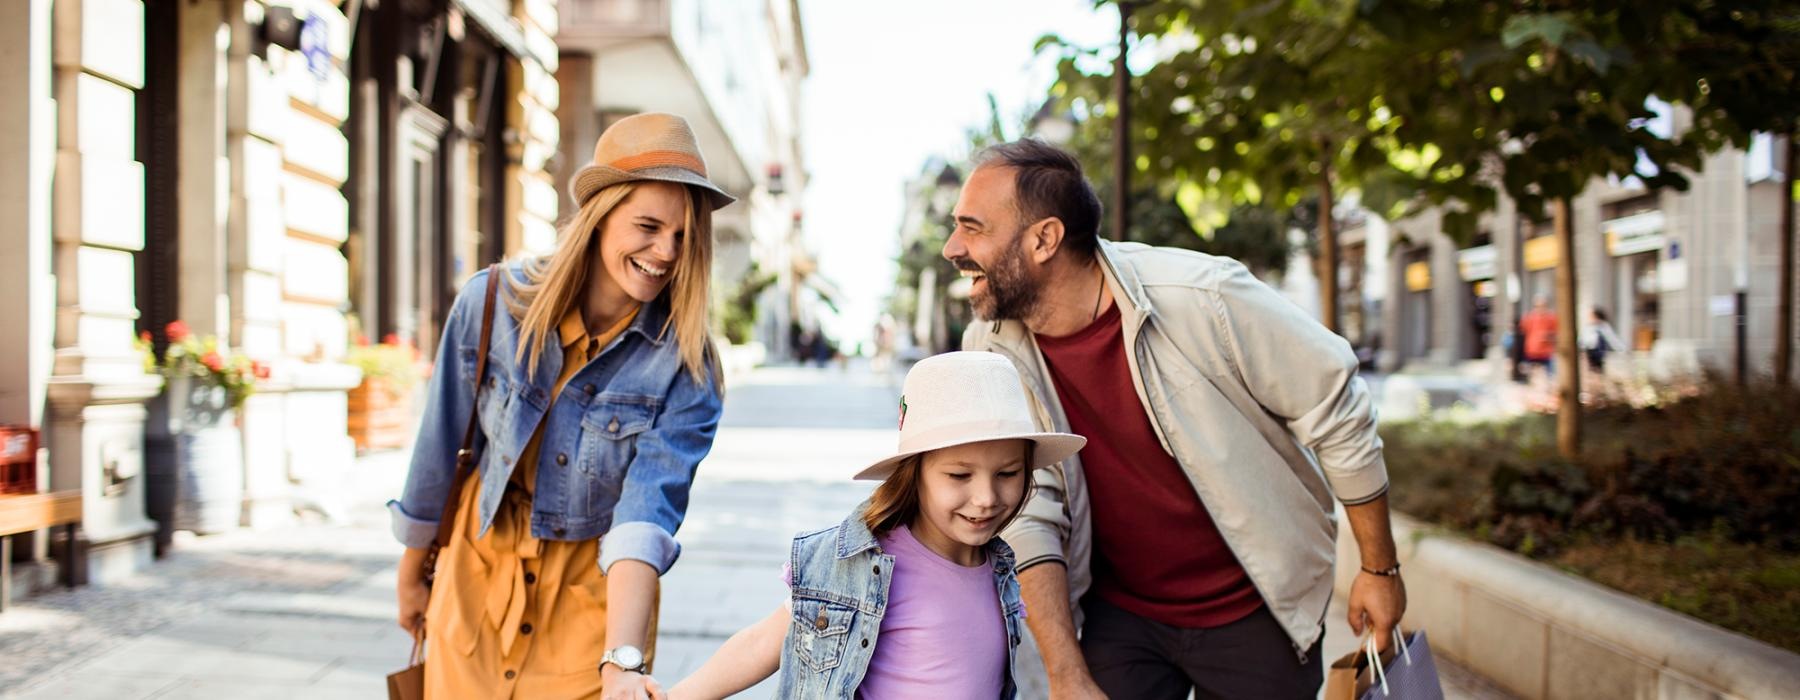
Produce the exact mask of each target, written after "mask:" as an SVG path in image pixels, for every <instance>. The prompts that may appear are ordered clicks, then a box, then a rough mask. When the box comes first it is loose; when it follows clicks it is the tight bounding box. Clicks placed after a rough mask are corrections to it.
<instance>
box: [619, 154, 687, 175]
mask: <svg viewBox="0 0 1800 700" xmlns="http://www.w3.org/2000/svg"><path fill="white" fill-rule="evenodd" d="M607 166H608V167H612V168H617V169H619V170H625V171H631V170H642V169H644V168H667V167H676V168H686V169H688V170H692V171H694V172H696V173H699V174H700V177H706V164H704V163H701V162H700V159H699V158H695V157H693V156H690V155H688V154H686V153H682V152H680V151H645V152H643V153H638V154H635V155H629V156H625V157H624V158H620V159H618V160H615V161H613V162H611V163H607Z"/></svg>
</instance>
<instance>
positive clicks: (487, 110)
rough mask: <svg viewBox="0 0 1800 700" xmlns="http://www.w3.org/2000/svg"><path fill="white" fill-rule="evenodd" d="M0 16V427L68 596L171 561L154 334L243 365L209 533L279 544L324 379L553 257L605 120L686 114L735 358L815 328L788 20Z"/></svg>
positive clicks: (94, 1)
mask: <svg viewBox="0 0 1800 700" xmlns="http://www.w3.org/2000/svg"><path fill="white" fill-rule="evenodd" d="M3 5H4V7H3V8H0V26H3V27H4V28H3V29H0V32H3V33H4V40H3V41H0V66H3V67H4V70H0V92H3V94H4V95H5V96H6V98H7V99H6V100H5V101H4V103H3V105H0V120H3V122H4V124H5V125H6V127H7V128H5V129H4V135H0V144H3V145H0V152H3V153H4V154H5V155H6V157H5V158H4V159H0V160H3V162H0V173H3V174H0V219H3V220H4V223H3V224H0V236H3V237H5V244H4V245H0V250H4V251H5V252H4V253H0V280H4V281H0V285H4V287H5V288H4V291H0V297H3V298H5V299H6V300H7V301H6V303H5V304H4V306H3V307H0V314H3V316H0V320H3V321H5V322H6V323H7V324H8V327H9V328H11V329H13V332H14V340H13V342H9V343H5V344H4V348H3V349H0V368H3V369H0V424H10V425H16V426H29V427H32V428H39V429H41V431H42V438H43V440H42V445H43V449H41V450H40V451H39V457H40V459H39V463H40V464H41V465H42V466H41V467H40V471H41V474H40V478H38V479H37V490H39V491H52V492H69V493H79V494H80V496H81V497H82V505H81V523H82V527H81V531H82V533H83V534H82V535H81V539H82V541H81V543H80V544H82V545H83V549H84V550H85V552H86V554H85V557H84V560H85V562H86V563H87V566H86V569H87V573H88V578H89V579H91V580H98V581H104V580H107V579H110V578H116V577H118V576H122V575H125V574H128V573H130V572H131V571H133V570H135V569H138V568H141V567H143V566H144V565H146V564H147V563H148V562H150V561H151V560H152V557H153V554H154V553H155V552H156V551H158V548H159V547H160V546H164V545H166V544H167V542H168V537H167V534H168V524H167V520H168V518H167V516H166V514H165V513H161V511H162V510H166V508H167V503H166V502H161V501H159V499H162V500H166V497H167V496H166V494H160V495H159V494H158V493H147V492H156V491H158V490H159V484H163V483H164V482H166V481H168V477H167V475H168V474H170V473H171V470H173V469H174V466H173V462H174V460H175V459H176V456H175V452H176V449H175V447H174V444H175V442H176V438H177V437H178V435H177V434H178V433H179V432H180V430H179V428H178V427H173V426H172V425H171V422H170V419H169V411H168V410H166V409H167V406H166V404H165V403H164V399H162V398H159V397H160V396H161V395H162V393H163V384H164V382H163V380H162V378H160V377H159V376H157V375H156V374H154V373H150V372H147V371H146V368H145V365H144V361H143V356H142V354H141V353H140V352H139V351H138V349H137V348H136V347H134V343H133V341H134V338H137V337H138V336H139V335H140V334H142V333H144V332H150V333H151V334H152V336H153V339H154V341H155V343H156V344H157V345H158V346H159V347H160V346H161V345H162V344H163V343H165V342H166V341H167V340H168V338H167V337H166V334H165V329H166V328H167V327H168V325H169V324H170V323H171V322H174V321H181V322H182V323H184V324H185V325H186V326H187V328H189V329H190V330H191V331H192V333H194V334H196V335H197V336H216V337H217V339H218V342H219V345H220V347H221V349H228V350H230V351H235V352H241V353H243V354H245V355H247V356H248V357H249V358H251V359H253V360H256V361H257V362H258V363H260V364H262V365H266V366H267V367H269V368H270V369H269V372H268V374H267V376H266V377H265V378H263V379H261V380H259V381H258V382H257V384H256V393H255V394H254V395H253V396H251V397H250V398H249V399H248V401H247V403H245V404H244V405H243V406H242V408H241V409H239V410H238V411H237V419H236V422H235V428H236V429H237V432H236V433H235V435H234V437H233V443H232V445H231V448H230V449H228V450H226V451H225V452H227V453H229V456H230V457H231V459H229V460H227V462H229V463H233V464H238V463H241V465H242V467H241V471H242V473H241V474H237V475H235V476H234V477H233V479H232V480H230V481H231V484H232V485H230V486H228V487H226V488H227V490H228V491H229V495H228V496H227V497H228V498H230V499H231V500H234V501H238V502H239V506H240V507H239V508H238V509H237V516H238V517H236V518H234V519H233V520H234V522H232V523H231V525H232V526H239V525H242V526H251V527H259V526H264V525H269V524H276V523H279V522H281V521H283V520H287V519H291V518H293V517H294V513H295V507H296V506H297V505H304V502H306V501H308V500H310V499H313V498H315V494H316V493H318V492H320V491H328V490H329V488H328V487H329V485H330V484H332V483H335V482H336V480H339V479H341V478H343V477H344V475H345V474H346V470H349V469H351V468H352V465H353V462H354V460H355V456H356V451H357V448H358V441H360V440H361V438H360V437H358V438H357V440H353V439H352V433H353V432H354V431H355V430H357V429H359V428H360V427H366V425H365V420H364V419H363V418H362V417H360V416H359V415H358V414H359V413H361V412H363V411H364V410H365V409H367V406H365V404H364V402H363V401H364V400H363V399H361V398H360V397H359V394H358V388H359V386H361V385H362V384H363V383H364V380H365V377H364V374H363V373H362V372H360V371H359V370H358V367H357V366H354V365H353V364H351V363H350V362H349V361H347V360H348V358H347V356H348V355H351V354H354V350H355V348H357V347H358V345H359V344H363V343H368V342H370V341H371V340H373V339H382V340H383V341H384V342H385V344H386V345H391V346H395V347H400V348H405V347H407V346H411V347H414V348H417V349H418V351H419V353H420V357H422V358H424V359H425V360H427V361H429V360H430V359H431V358H432V357H433V354H434V352H435V345H436V343H437V340H438V336H439V333H440V332H441V328H442V325H443V322H444V319H445V317H446V315H447V314H448V312H449V307H450V303H451V301H452V300H453V298H454V295H455V293H456V291H457V290H458V288H459V287H460V285H461V284H462V283H463V282H464V281H466V280H467V279H468V277H469V276H470V275H472V274H473V273H474V272H475V271H477V270H479V269H481V268H482V267H483V266H485V265H487V264H489V263H492V262H495V261H499V260H501V259H503V258H507V257H511V256H515V255H520V254H530V253H541V252H547V251H548V250H550V249H551V247H552V246H553V245H554V243H555V239H556V222H557V220H558V217H559V216H562V215H565V214H567V213H568V207H569V206H570V202H569V200H568V195H567V190H566V187H565V184H566V182H567V178H568V177H569V174H570V173H572V172H573V171H574V169H576V168H578V167H580V166H581V165H583V164H585V163H586V162H588V160H590V158H591V149H592V147H593V144H594V142H595V140H596V139H597V138H598V137H599V134H600V132H601V130H603V129H604V128H605V127H606V126H608V125H609V124H610V123H611V122H612V121H614V120H616V119H618V118H620V117H623V116H625V115H628V114H631V113H634V112H639V111H650V110H657V111H670V112H675V113H678V114H682V115H684V116H686V117H687V118H688V119H689V120H690V121H691V122H693V123H694V125H695V128H696V130H697V131H698V133H699V135H700V139H701V145H702V148H704V149H705V152H706V154H707V156H708V158H709V165H710V167H711V170H712V175H713V177H714V178H715V179H716V180H717V181H719V182H721V183H722V184H723V185H724V186H725V187H726V188H727V189H728V190H730V191H732V192H733V193H736V194H738V195H739V196H740V197H741V200H740V203H739V204H736V205H733V206H732V207H730V208H728V209H726V210H723V211H721V212H719V215H718V218H717V225H716V229H717V233H716V235H717V237H718V257H717V261H716V263H715V270H716V272H717V274H718V278H717V282H716V288H717V289H718V290H719V300H718V301H719V303H720V304H721V305H726V306H728V305H729V304H728V302H730V301H732V300H733V299H734V295H736V296H746V297H747V298H748V301H749V303H748V305H747V308H745V309H743V315H744V318H745V319H746V320H745V321H743V322H740V325H742V326H744V327H745V329H746V332H745V333H744V335H746V336H749V337H743V338H733V340H737V341H739V342H748V341H750V340H756V341H761V342H762V343H763V344H764V345H765V346H766V347H768V348H770V349H771V350H774V351H777V352H782V351H785V346H784V344H785V343H786V342H787V340H788V338H789V336H790V333H789V327H790V326H791V325H793V324H794V323H795V321H796V319H803V318H805V317H806V315H807V314H808V313H811V312H810V311H809V310H808V309H809V308H810V307H809V306H808V305H809V304H812V303H817V302H818V301H820V300H821V296H820V295H818V294H817V293H813V294H812V295H811V296H808V295H806V294H802V293H801V291H800V290H802V289H803V288H806V287H807V286H808V284H809V283H808V278H809V277H810V276H812V269H811V268H810V267H809V266H808V264H807V261H808V259H809V258H808V256H807V255H806V253H805V249H804V246H803V245H802V238H801V224H802V213H801V211H800V207H799V194H800V192H801V191H802V190H803V189H804V188H805V186H806V172H805V170H804V168H803V167H802V166H801V163H802V157H803V151H802V147H801V139H800V128H799V117H798V115H799V95H800V88H801V85H802V83H803V81H804V80H805V78H806V75H807V71H808V66H807V57H806V48H805V40H804V36H803V32H802V30H801V26H800V19H799V14H798V8H797V5H796V3H795V2H793V0H771V1H769V2H723V1H720V2H709V1H704V0H693V1H687V2H684V1H679V0H643V1H639V2H629V1H618V0H563V1H562V2H560V3H559V2H558V1H557V0H341V1H339V0H248V1H240V0H57V1H56V2H50V0H20V1H18V2H7V3H3ZM751 27H756V28H759V29H757V30H755V31H750V30H748V28H751ZM812 284H813V286H814V287H817V286H818V283H816V282H815V283H812ZM746 285H752V286H751V287H746ZM746 291H748V292H751V293H749V294H743V292H746ZM723 331H724V329H721V332H723ZM413 425H414V422H413V420H412V419H411V418H410V416H407V417H406V420H405V422H404V424H403V425H402V426H401V427H400V428H398V432H400V433H403V434H404V435H410V433H411V428H412V427H413ZM233 469H234V470H235V469H239V467H233ZM158 520H161V521H163V528H162V533H161V536H159V535H158V526H157V521H158ZM44 539H45V538H43V537H39V538H37V540H36V541H35V542H33V543H31V546H25V547H21V548H20V550H19V552H18V553H17V554H16V555H15V558H16V559H19V560H21V561H29V560H32V559H41V558H43V556H44V552H45V542H44Z"/></svg>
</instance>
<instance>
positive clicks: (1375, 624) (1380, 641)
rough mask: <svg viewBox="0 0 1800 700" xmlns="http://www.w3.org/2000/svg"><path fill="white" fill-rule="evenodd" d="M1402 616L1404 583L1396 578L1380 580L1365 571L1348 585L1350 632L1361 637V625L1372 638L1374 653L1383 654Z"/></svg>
mask: <svg viewBox="0 0 1800 700" xmlns="http://www.w3.org/2000/svg"><path fill="white" fill-rule="evenodd" d="M1405 615H1406V582H1405V581H1401V580H1400V577H1399V576H1398V575H1394V576H1381V575H1378V574H1371V573H1369V572H1367V571H1363V572H1358V573H1357V574H1356V582H1355V583H1352V584H1350V630H1351V631H1352V632H1355V633H1356V636H1358V637H1361V636H1363V632H1364V624H1363V623H1364V622H1365V621H1367V623H1368V625H1367V627H1368V629H1370V630H1372V631H1373V634H1374V635H1375V649H1376V650H1377V651H1378V652H1381V653H1386V652H1387V650H1388V647H1390V646H1392V645H1393V643H1394V642H1393V640H1394V632H1393V629H1394V628H1395V627H1397V626H1399V625H1400V618H1401V617H1403V616H1405Z"/></svg>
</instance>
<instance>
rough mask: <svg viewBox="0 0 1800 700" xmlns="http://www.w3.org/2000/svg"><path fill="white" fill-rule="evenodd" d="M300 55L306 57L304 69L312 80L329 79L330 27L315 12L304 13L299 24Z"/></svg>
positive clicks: (321, 80)
mask: <svg viewBox="0 0 1800 700" xmlns="http://www.w3.org/2000/svg"><path fill="white" fill-rule="evenodd" d="M300 55H302V56H305V57H306V69H307V70H308V71H311V72H312V74H313V79H314V80H317V81H319V82H321V83H322V82H325V80H326V79H327V78H330V77H331V27H330V26H328V25H326V24H325V18H324V17H320V16H319V13H317V12H308V13H306V21H305V22H303V23H301V24H300Z"/></svg>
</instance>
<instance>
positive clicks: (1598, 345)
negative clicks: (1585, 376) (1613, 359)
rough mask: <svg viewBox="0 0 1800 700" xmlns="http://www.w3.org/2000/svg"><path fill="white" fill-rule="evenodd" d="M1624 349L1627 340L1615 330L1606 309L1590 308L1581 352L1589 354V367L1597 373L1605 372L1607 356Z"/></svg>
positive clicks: (1582, 338)
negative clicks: (1620, 336)
mask: <svg viewBox="0 0 1800 700" xmlns="http://www.w3.org/2000/svg"><path fill="white" fill-rule="evenodd" d="M1623 349H1625V341H1624V340H1622V339H1620V338H1619V333H1618V331H1615V330H1613V327H1612V322H1611V321H1609V320H1608V319H1607V317H1606V309H1603V308H1600V307H1598V306H1596V307H1593V308H1592V309H1588V322H1587V325H1585V326H1583V327H1582V329H1581V352H1582V354H1584V355H1586V356H1587V363H1588V369H1591V370H1593V371H1594V374H1596V375H1598V374H1602V373H1604V372H1605V371H1606V356H1607V355H1611V354H1612V353H1614V352H1617V351H1619V350H1623Z"/></svg>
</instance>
